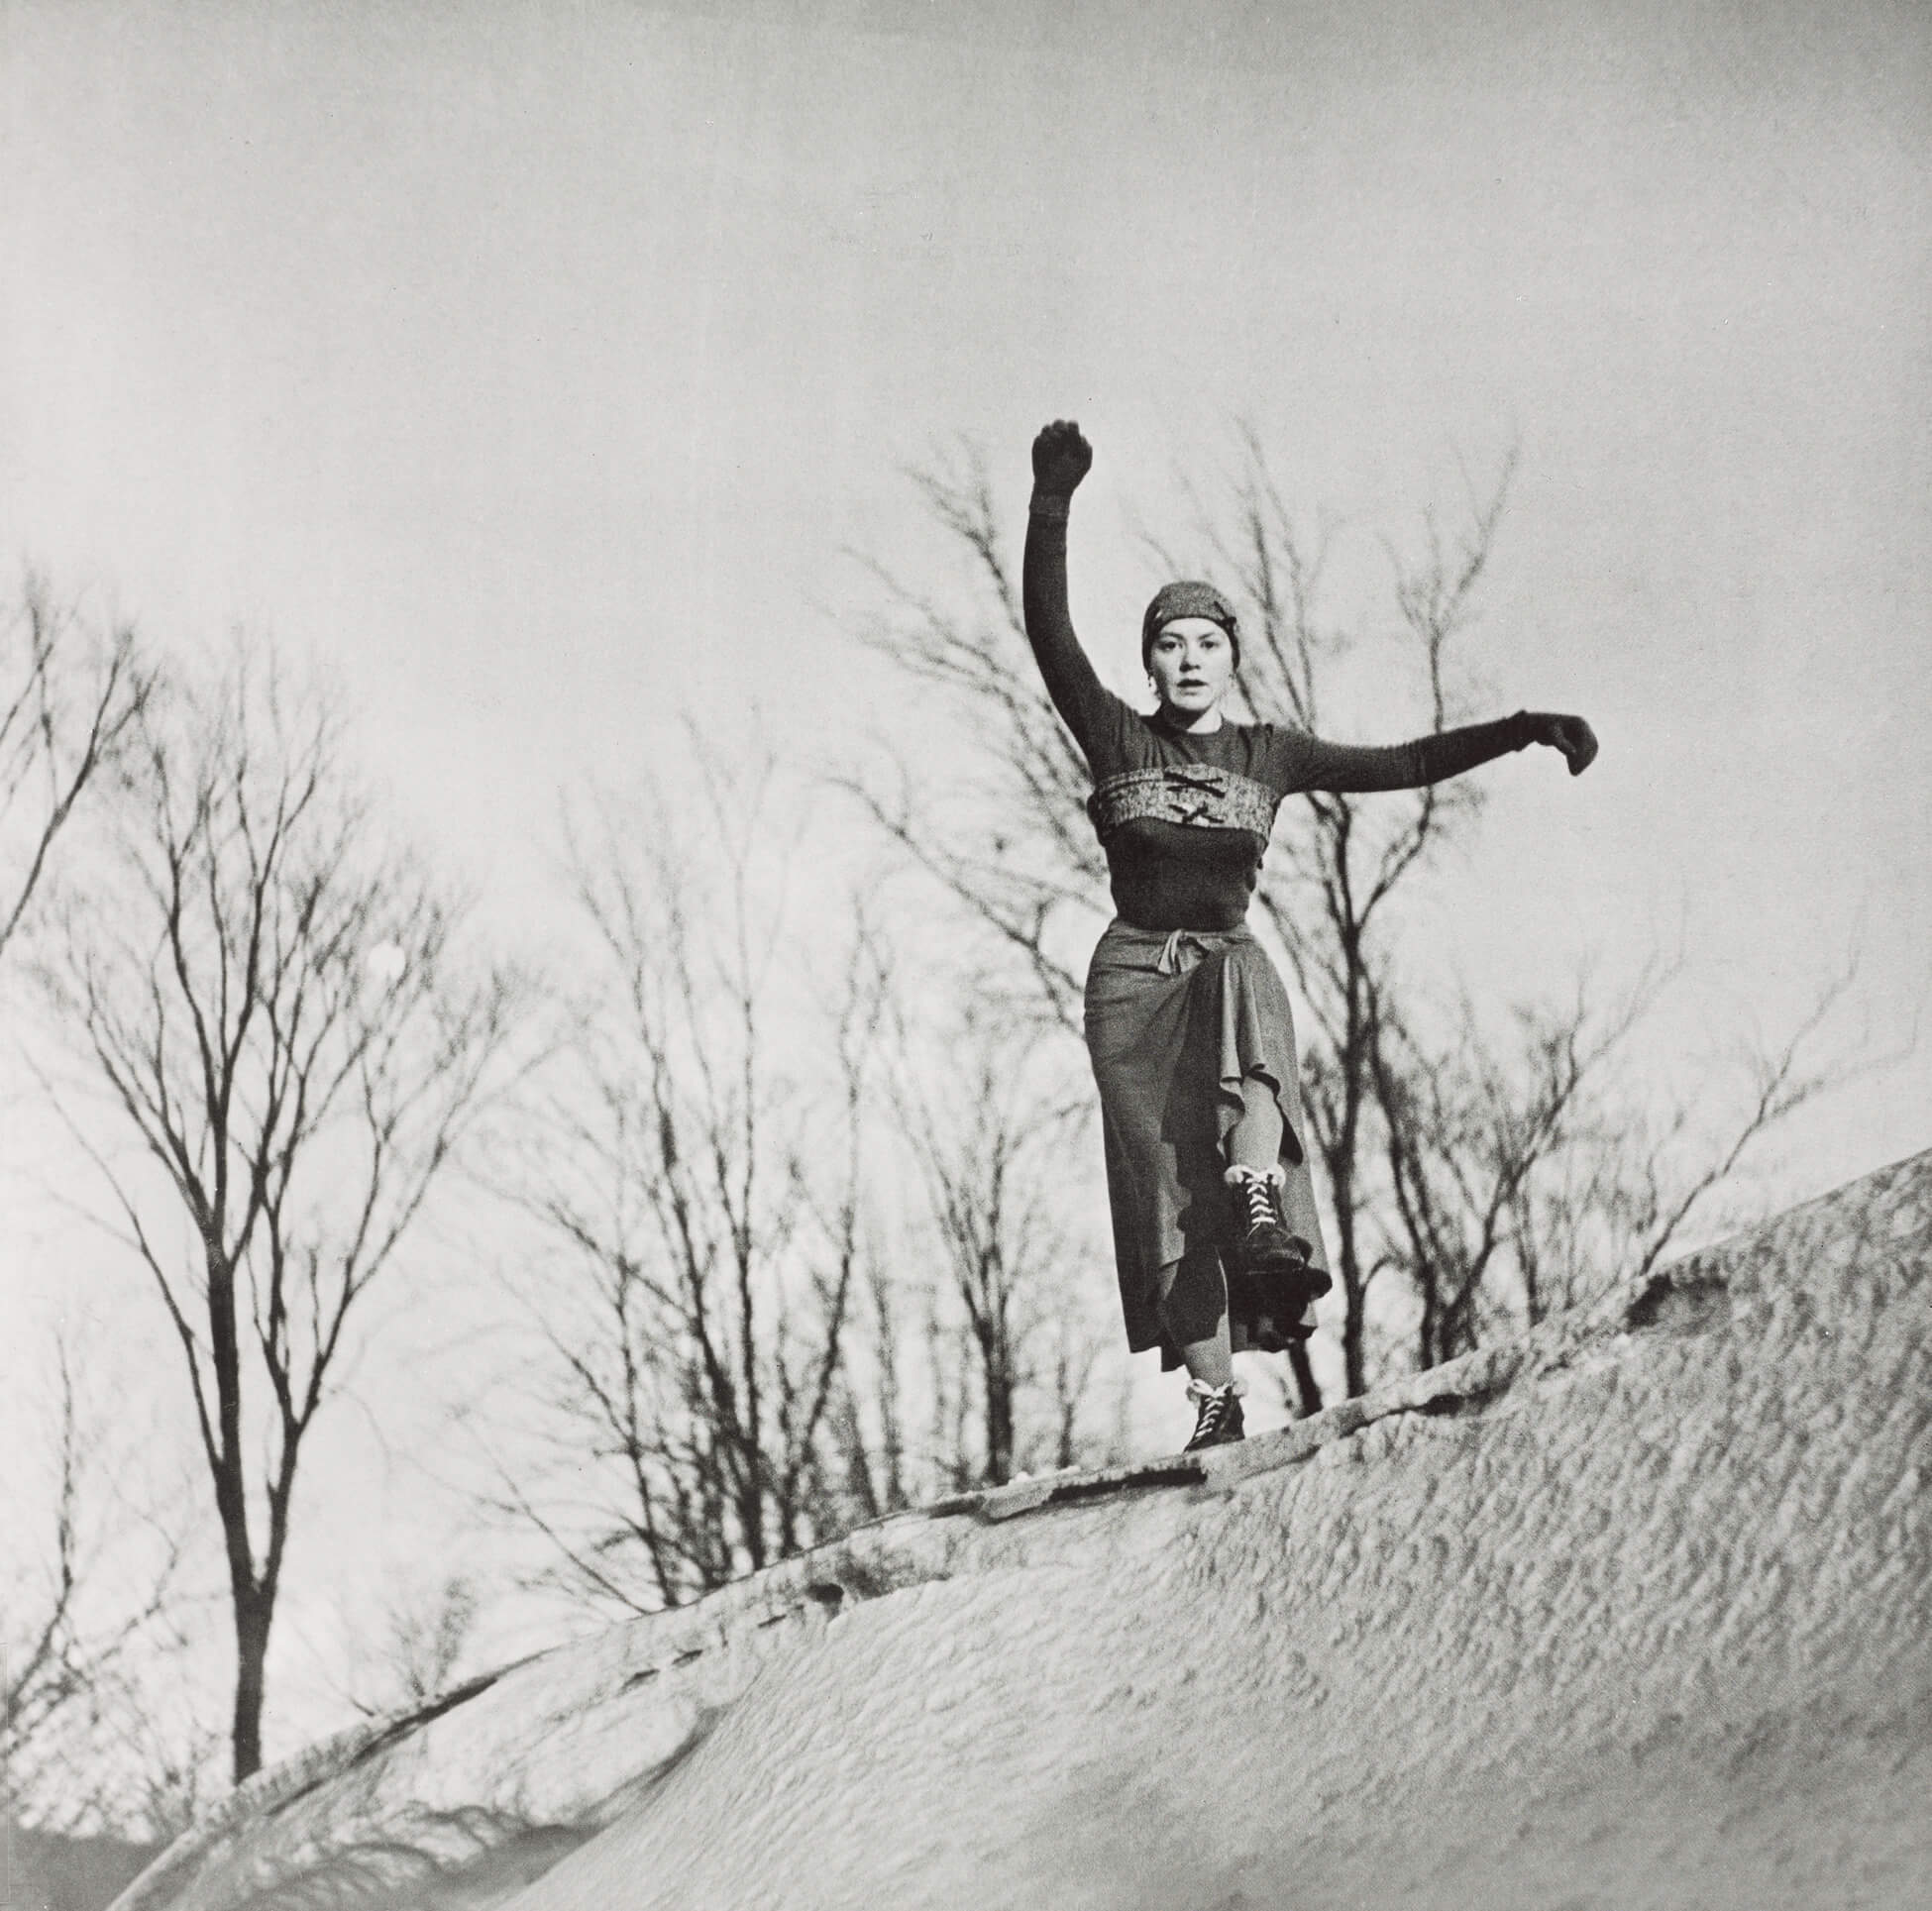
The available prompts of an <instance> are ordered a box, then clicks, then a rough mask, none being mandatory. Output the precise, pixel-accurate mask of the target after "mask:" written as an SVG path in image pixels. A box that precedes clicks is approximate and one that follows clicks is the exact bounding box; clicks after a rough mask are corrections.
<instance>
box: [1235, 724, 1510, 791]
mask: <svg viewBox="0 0 1932 1911" xmlns="http://www.w3.org/2000/svg"><path fill="white" fill-rule="evenodd" d="M1532 741H1534V739H1533V738H1532V737H1531V735H1530V733H1529V724H1528V719H1527V717H1526V716H1525V714H1524V712H1523V711H1521V710H1518V711H1517V713H1516V714H1515V715H1514V716H1506V717H1501V718H1499V719H1498V720H1497V721H1496V722H1494V723H1469V724H1465V725H1464V726H1463V727H1462V728H1460V729H1457V730H1441V731H1438V732H1437V733H1436V734H1435V735H1433V736H1423V737H1416V738H1414V739H1413V740H1411V741H1410V742H1408V743H1390V744H1384V745H1379V746H1363V745H1358V744H1348V743H1327V742H1324V741H1323V740H1322V738H1320V737H1316V736H1309V735H1307V734H1306V733H1304V732H1302V731H1300V730H1276V731H1275V732H1274V734H1273V737H1272V738H1271V745H1272V747H1271V748H1270V751H1269V766H1268V767H1269V770H1270V771H1271V773H1272V776H1271V781H1273V782H1274V783H1275V784H1276V786H1277V788H1279V789H1281V790H1283V791H1284V792H1287V793H1288V794H1291V795H1292V794H1293V793H1294V792H1296V791H1300V790H1326V791H1329V792H1331V793H1333V794H1335V795H1337V796H1342V795H1358V794H1363V795H1365V794H1366V793H1368V792H1370V791H1375V790H1420V789H1421V788H1422V787H1423V786H1424V785H1425V784H1430V783H1442V782H1444V781H1445V780H1447V779H1448V778H1449V777H1459V776H1461V775H1462V773H1463V772H1464V771H1465V770H1473V769H1475V767H1476V766H1477V765H1478V764H1482V763H1488V762H1489V761H1491V760H1492V759H1493V758H1495V757H1500V756H1507V755H1508V754H1509V753H1510V752H1511V751H1512V750H1520V749H1522V748H1523V747H1524V746H1525V745H1526V744H1528V743H1530V742H1532Z"/></svg>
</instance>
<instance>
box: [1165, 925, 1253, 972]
mask: <svg viewBox="0 0 1932 1911" xmlns="http://www.w3.org/2000/svg"><path fill="white" fill-rule="evenodd" d="M1253 939H1254V938H1253V937H1252V936H1251V935H1249V934H1248V932H1247V930H1245V929H1170V930H1169V931H1168V934H1167V940H1166V941H1165V942H1163V943H1162V944H1161V945H1160V959H1159V960H1158V961H1157V962H1156V963H1155V964H1154V967H1155V968H1156V969H1158V970H1159V971H1160V973H1161V974H1162V975H1164V976H1184V975H1186V974H1187V972H1188V971H1189V970H1190V969H1196V968H1199V967H1200V965H1201V964H1202V963H1203V962H1205V961H1206V960H1207V959H1208V957H1209V956H1211V955H1214V954H1216V953H1217V952H1218V951H1220V950H1222V949H1227V948H1232V947H1233V946H1234V944H1235V943H1237V942H1251V941H1252V940H1253Z"/></svg>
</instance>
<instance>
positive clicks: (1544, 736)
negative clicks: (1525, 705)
mask: <svg viewBox="0 0 1932 1911" xmlns="http://www.w3.org/2000/svg"><path fill="white" fill-rule="evenodd" d="M1524 714H1525V715H1527V716H1528V717H1529V719H1530V740H1531V742H1533V743H1547V744H1548V745H1549V746H1550V748H1551V749H1553V750H1560V751H1561V752H1562V753H1563V760H1564V761H1565V762H1566V763H1567V764H1568V765H1569V774H1570V775H1571V776H1572V777H1580V776H1581V775H1582V774H1583V772H1584V771H1585V770H1587V769H1588V768H1589V767H1590V765H1591V764H1592V763H1594V762H1595V761H1596V732H1595V731H1594V730H1592V729H1591V728H1590V726H1589V725H1588V724H1587V723H1585V722H1584V721H1583V719H1582V718H1581V717H1580V716H1561V715H1558V714H1557V713H1556V711H1554V710H1528V711H1525V712H1524Z"/></svg>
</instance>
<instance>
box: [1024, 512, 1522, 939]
mask: <svg viewBox="0 0 1932 1911" xmlns="http://www.w3.org/2000/svg"><path fill="white" fill-rule="evenodd" d="M1050 510H1051V507H1049V511H1050ZM1022 593H1023V598H1024V606H1025V616H1026V636H1027V638H1028V640H1029V641H1030V642H1031V644H1032V647H1033V655H1034V657H1035V658H1036V659H1037V660H1038V662H1039V669H1040V675H1041V677H1043V678H1044V679H1045V680H1046V689H1047V693H1048V694H1049V695H1050V696H1051V697H1052V699H1053V706H1054V708H1055V709H1057V710H1058V711H1059V712H1060V715H1061V716H1062V717H1063V718H1064V719H1065V721H1066V725H1067V728H1068V729H1069V730H1071V731H1072V732H1073V737H1074V741H1075V742H1076V743H1078V744H1079V746H1080V749H1081V752H1082V754H1084V755H1085V757H1086V759H1087V767H1088V768H1089V769H1090V770H1091V771H1092V772H1093V775H1094V782H1095V785H1096V802H1095V820H1096V823H1097V824H1098V826H1099V828H1100V832H1101V842H1102V845H1103V847H1104V848H1105V850H1106V854H1107V868H1108V874H1109V877H1110V879H1111V881H1112V886H1113V891H1114V905H1115V907H1116V908H1117V909H1118V910H1119V911H1120V913H1121V917H1122V919H1123V920H1124V921H1127V922H1129V923H1132V924H1133V925H1134V926H1135V927H1137V928H1142V929H1232V928H1234V927H1235V926H1236V925H1237V924H1238V923H1239V922H1240V920H1241V918H1242V917H1243V916H1244V915H1245V914H1246V913H1247V901H1248V898H1249V897H1250V896H1251V895H1252V894H1253V893H1254V882H1255V878H1256V877H1257V876H1258V875H1259V874H1260V869H1261V857H1262V854H1263V852H1264V851H1265V850H1266V848H1267V843H1268V839H1267V833H1266V830H1265V829H1263V828H1261V827H1259V824H1258V817H1259V815H1260V814H1261V813H1265V814H1266V815H1267V816H1270V817H1271V816H1272V809H1273V804H1275V803H1278V802H1280V801H1281V799H1282V798H1283V797H1284V796H1294V795H1297V794H1298V793H1300V792H1303V791H1309V790H1324V791H1330V792H1333V793H1335V794H1337V795H1341V794H1343V793H1349V794H1352V793H1356V792H1368V791H1375V790H1417V789H1420V788H1422V786H1423V785H1425V784H1431V783H1441V782H1442V781H1443V780H1444V779H1445V778H1448V777H1454V776H1459V775H1461V773H1462V772H1463V771H1465V770H1472V769H1474V768H1475V767H1476V765H1477V764H1479V763H1487V762H1489V761H1490V759H1491V758H1493V757H1499V756H1503V755H1505V754H1507V753H1508V752H1509V751H1511V750H1520V749H1522V748H1523V746H1524V745H1525V744H1527V743H1529V742H1530V741H1532V739H1531V737H1530V735H1529V733H1528V721H1527V718H1526V717H1525V716H1524V714H1523V712H1521V711H1518V712H1517V714H1516V715H1515V716H1511V717H1504V718H1503V719H1501V720H1500V721H1498V722H1494V723H1472V724H1469V725H1466V726H1465V727H1464V728H1461V729H1457V730H1443V731H1439V732H1437V733H1436V734H1434V735H1431V736H1424V737H1416V738H1414V739H1412V740H1411V741H1410V742H1407V743H1395V744H1387V745H1382V746H1374V747H1362V746H1359V745H1353V744H1345V743H1326V742H1324V741H1323V740H1322V739H1321V738H1320V737H1315V736H1310V735H1308V734H1307V732H1306V731H1302V730H1292V729H1287V728H1284V727H1283V726H1281V725H1279V724H1274V723H1231V722H1226V721H1224V722H1223V724H1222V726H1221V727H1220V729H1218V730H1210V731H1207V732H1202V733H1197V732H1192V731H1187V730H1182V729H1179V728H1177V727H1176V726H1174V725H1173V724H1170V723H1168V722H1167V721H1165V720H1164V719H1163V718H1162V717H1160V716H1159V715H1155V716H1142V715H1141V714H1140V713H1139V711H1137V710H1135V709H1134V708H1133V707H1132V706H1131V705H1129V704H1127V703H1126V702H1124V701H1122V699H1121V698H1120V697H1118V696H1116V695H1115V694H1114V692H1113V691H1112V690H1108V689H1107V687H1106V686H1105V685H1104V684H1102V683H1101V681H1100V679H1099V677H1097V676H1096V675H1095V673H1094V667H1093V665H1092V664H1091V663H1089V662H1088V660H1087V654H1086V652H1085V651H1084V650H1082V649H1081V647H1080V640H1079V638H1078V637H1077V636H1076V635H1075V634H1074V628H1073V620H1072V618H1071V616H1069V614H1068V611H1067V528H1066V520H1065V518H1064V517H1063V516H1060V515H1058V514H1057V513H1052V514H1048V515H1041V514H1034V515H1032V516H1031V517H1030V519H1029V521H1028V523H1027V527H1026V557H1025V564H1024V569H1023V573H1022ZM1190 765H1201V766H1208V767H1210V768H1211V769H1212V770H1215V771H1221V772H1228V773H1232V777H1223V778H1220V779H1215V778H1212V777H1209V778H1200V779H1199V781H1200V784H1201V787H1202V788H1203V789H1204V791H1208V794H1207V795H1205V796H1204V797H1203V800H1202V801H1201V802H1200V803H1199V804H1198V805H1196V807H1197V808H1198V810H1199V812H1200V813H1202V814H1204V815H1209V816H1212V815H1213V814H1214V813H1215V812H1216V808H1217V797H1216V796H1215V794H1214V793H1213V791H1212V790H1209V786H1210V785H1214V786H1217V787H1218V788H1219V790H1220V791H1221V792H1222V793H1223V796H1222V799H1221V801H1220V803H1219V806H1220V807H1221V808H1222V810H1223V811H1224V812H1225V810H1226V809H1227V807H1228V806H1229V800H1228V799H1229V798H1231V797H1232V799H1233V800H1234V801H1235V802H1238V803H1243V804H1244V814H1245V816H1246V818H1247V820H1249V821H1250V822H1253V823H1254V824H1255V826H1253V827H1238V828H1231V827H1222V826H1217V825H1216V824H1214V823H1212V822H1202V821H1169V820H1165V819H1163V817H1161V816H1158V815H1154V814H1124V812H1125V811H1128V810H1131V809H1132V808H1134V807H1135V806H1136V805H1135V804H1134V803H1132V802H1127V801H1122V800H1120V799H1119V796H1120V793H1121V792H1122V790H1123V788H1124V786H1121V785H1119V784H1117V783H1115V782H1114V780H1116V779H1119V778H1124V777H1131V776H1132V775H1133V773H1135V772H1142V773H1145V772H1162V771H1165V772H1168V773H1170V774H1169V777H1168V779H1167V781H1168V782H1169V783H1171V784H1172V785H1174V786H1178V787H1179V788H1180V789H1181V790H1182V791H1183V792H1185V790H1186V789H1188V788H1189V787H1191V785H1192V783H1193V781H1194V780H1193V779H1190V777H1189V775H1188V771H1187V766H1190ZM1196 777H1197V778H1199V773H1198V772H1197V773H1196ZM1135 781H1136V783H1137V784H1140V785H1146V784H1149V783H1151V784H1154V785H1156V786H1157V785H1160V784H1161V782H1162V779H1161V778H1160V777H1158V776H1155V777H1152V778H1148V777H1145V776H1142V777H1140V778H1137V779H1136V780H1135ZM1110 785H1113V790H1112V791H1110ZM1257 786H1258V789H1257ZM1128 787H1130V786H1128ZM1110 796H1113V797H1115V798H1116V799H1115V800H1112V801H1110ZM1166 796H1167V799H1166V801H1165V803H1164V804H1159V805H1152V806H1164V807H1165V808H1166V809H1167V810H1168V811H1169V813H1174V812H1176V811H1185V810H1186V809H1187V808H1188V807H1189V804H1188V802H1187V799H1186V796H1185V795H1183V796H1178V797H1177V796H1175V795H1174V794H1173V792H1172V791H1171V790H1170V791H1168V792H1167V793H1166ZM1141 806H1143V807H1145V806H1149V805H1144V804H1143V805H1141Z"/></svg>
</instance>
